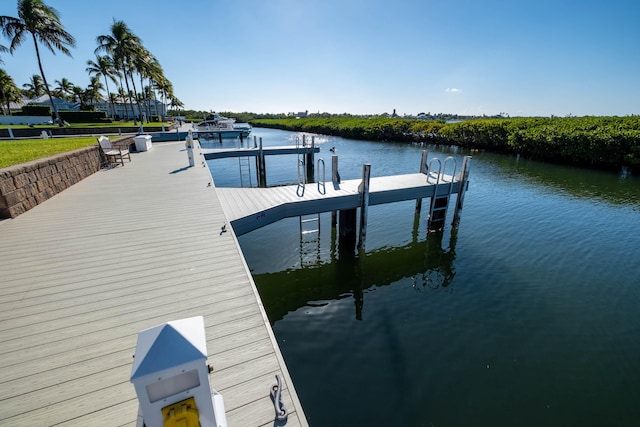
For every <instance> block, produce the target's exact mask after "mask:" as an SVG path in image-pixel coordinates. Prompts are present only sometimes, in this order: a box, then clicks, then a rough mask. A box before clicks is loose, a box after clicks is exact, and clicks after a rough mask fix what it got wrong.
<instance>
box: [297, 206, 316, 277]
mask: <svg viewBox="0 0 640 427" xmlns="http://www.w3.org/2000/svg"><path fill="white" fill-rule="evenodd" d="M320 260H321V257H320V214H319V213H317V214H310V215H301V216H300V266H301V267H304V266H311V265H316V264H318V263H320Z"/></svg>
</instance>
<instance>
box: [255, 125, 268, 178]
mask: <svg viewBox="0 0 640 427" xmlns="http://www.w3.org/2000/svg"><path fill="white" fill-rule="evenodd" d="M259 141H260V144H259V146H258V156H257V157H256V166H257V173H258V187H266V186H267V171H266V164H265V162H264V151H262V137H260V139H259Z"/></svg>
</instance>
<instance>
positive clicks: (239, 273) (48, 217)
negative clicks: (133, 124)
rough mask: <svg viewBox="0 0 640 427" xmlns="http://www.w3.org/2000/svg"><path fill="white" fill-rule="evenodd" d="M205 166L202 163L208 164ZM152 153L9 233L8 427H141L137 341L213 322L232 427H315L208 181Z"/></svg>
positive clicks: (3, 338) (2, 395) (3, 320)
mask: <svg viewBox="0 0 640 427" xmlns="http://www.w3.org/2000/svg"><path fill="white" fill-rule="evenodd" d="M199 159H201V157H199ZM187 164H188V162H187V155H186V154H185V153H184V150H183V145H182V144H181V143H167V144H155V145H154V147H153V149H152V150H150V151H148V152H144V153H139V154H134V155H133V156H132V162H131V163H125V166H124V167H122V166H118V167H116V168H114V169H111V170H102V171H100V172H98V173H96V174H94V175H92V176H90V177H88V178H86V179H85V180H83V181H81V182H80V183H78V184H76V185H74V186H73V187H71V188H69V189H67V190H65V191H64V192H62V193H61V194H59V195H57V196H55V197H53V198H52V199H50V200H48V201H46V202H45V203H43V204H41V205H39V206H37V207H35V208H34V209H32V210H31V211H29V212H27V213H25V214H23V215H21V216H19V217H18V218H16V219H13V220H8V221H4V222H2V223H0V425H7V426H9V425H11V426H45V425H59V424H62V425H78V426H89V425H99V426H121V425H134V423H135V419H136V415H137V409H138V403H137V399H136V396H135V392H134V388H133V386H132V385H131V384H130V383H129V377H130V374H131V365H132V355H133V353H134V347H135V344H136V338H137V333H138V331H140V330H141V329H144V328H148V327H151V326H154V325H157V324H160V323H163V322H166V321H169V320H175V319H180V318H186V317H191V316H197V315H203V316H204V319H205V326H206V334H207V340H208V342H207V347H208V352H209V363H210V364H212V365H213V366H214V368H215V370H214V372H213V373H212V374H211V376H210V380H211V385H212V387H213V388H215V389H217V390H218V391H219V392H220V393H221V394H222V395H223V397H224V401H225V406H226V410H227V420H228V422H229V425H230V426H253V425H264V426H267V425H268V426H272V425H273V419H274V409H273V404H272V402H271V400H270V398H269V390H270V386H271V385H272V384H273V383H274V382H275V377H274V375H275V374H280V375H281V377H282V378H283V380H284V382H285V385H284V388H285V391H284V398H285V399H284V400H285V404H286V405H287V407H288V409H289V411H290V415H289V422H288V424H287V425H288V426H297V425H306V424H307V422H306V419H305V417H304V414H303V413H302V408H301V406H300V403H299V401H298V398H297V396H296V394H295V390H294V389H293V388H292V383H291V379H290V377H289V375H288V372H287V370H286V366H285V363H284V360H283V358H282V356H281V354H280V351H279V349H278V347H277V344H276V343H275V338H274V336H273V333H272V331H271V328H270V327H269V323H268V320H267V318H266V315H265V313H264V310H263V308H262V304H261V302H260V299H259V297H258V295H257V292H256V289H255V285H254V283H253V280H252V278H251V275H250V274H249V272H248V269H247V266H246V264H245V262H244V258H243V256H242V253H241V251H240V249H239V246H238V243H237V240H236V238H235V236H234V234H233V231H232V230H230V227H227V230H228V231H227V232H225V233H220V231H221V226H222V225H223V224H224V223H225V222H226V219H225V216H224V214H223V211H222V207H221V205H220V202H219V200H218V197H217V195H216V190H215V187H213V186H211V187H208V186H207V184H208V183H209V182H210V181H211V177H210V174H209V170H208V168H206V167H203V166H202V164H201V160H200V161H197V163H196V167H192V168H187V167H186V166H187Z"/></svg>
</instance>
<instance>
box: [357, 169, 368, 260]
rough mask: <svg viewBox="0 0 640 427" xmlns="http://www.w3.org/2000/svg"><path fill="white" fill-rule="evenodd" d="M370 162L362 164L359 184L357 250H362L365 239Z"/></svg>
mask: <svg viewBox="0 0 640 427" xmlns="http://www.w3.org/2000/svg"><path fill="white" fill-rule="evenodd" d="M370 178H371V163H365V164H364V165H362V183H361V184H360V188H359V192H360V228H359V232H358V250H360V251H361V250H364V246H365V241H366V240H367V213H368V212H369V181H370Z"/></svg>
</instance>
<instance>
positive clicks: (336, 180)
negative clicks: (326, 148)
mask: <svg viewBox="0 0 640 427" xmlns="http://www.w3.org/2000/svg"><path fill="white" fill-rule="evenodd" d="M331 182H333V188H334V189H336V190H337V189H339V188H340V185H339V184H340V172H338V156H336V155H335V154H334V155H333V156H331Z"/></svg>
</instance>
